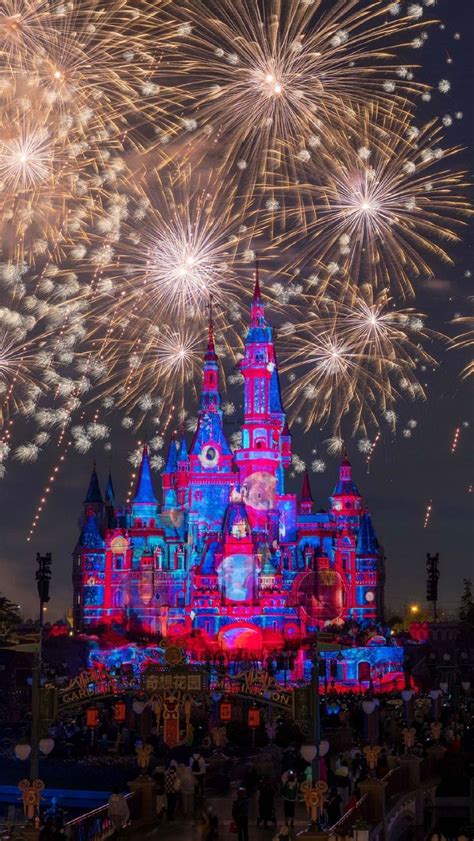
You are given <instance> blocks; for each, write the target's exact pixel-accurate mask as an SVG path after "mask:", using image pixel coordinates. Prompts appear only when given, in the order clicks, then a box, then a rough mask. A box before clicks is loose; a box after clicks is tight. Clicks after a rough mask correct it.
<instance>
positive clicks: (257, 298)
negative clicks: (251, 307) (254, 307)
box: [253, 257, 262, 304]
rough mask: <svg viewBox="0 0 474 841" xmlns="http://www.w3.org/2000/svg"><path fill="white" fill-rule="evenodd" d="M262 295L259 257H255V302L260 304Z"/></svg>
mask: <svg viewBox="0 0 474 841" xmlns="http://www.w3.org/2000/svg"><path fill="white" fill-rule="evenodd" d="M261 300H262V295H261V292H260V273H259V267H258V257H255V286H254V289H253V303H254V304H260V303H261Z"/></svg>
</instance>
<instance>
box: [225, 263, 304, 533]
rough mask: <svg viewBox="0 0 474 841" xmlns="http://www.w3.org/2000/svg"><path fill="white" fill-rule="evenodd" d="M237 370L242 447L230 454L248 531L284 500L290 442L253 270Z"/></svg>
mask: <svg viewBox="0 0 474 841" xmlns="http://www.w3.org/2000/svg"><path fill="white" fill-rule="evenodd" d="M240 370H241V372H242V375H243V378H244V424H243V427H242V446H241V448H240V449H239V450H237V451H236V452H235V454H234V455H235V463H236V466H237V468H238V470H239V477H240V487H241V493H242V499H243V501H244V502H245V505H246V507H247V509H248V512H249V518H250V521H251V523H252V526H255V525H262V524H263V523H264V521H265V520H266V519H268V515H269V513H270V512H271V511H273V510H274V509H276V507H277V497H279V496H282V495H283V494H284V479H283V470H284V468H286V467H289V465H290V464H291V436H290V432H289V429H288V425H287V423H286V417H285V412H284V410H283V407H282V403H281V393H280V382H279V377H278V367H277V360H276V355H275V346H274V342H273V330H272V328H271V326H270V325H269V324H268V322H267V321H266V319H265V313H264V306H263V301H262V296H261V292H260V284H259V277H258V269H257V272H256V278H255V289H254V294H253V299H252V306H251V311H250V328H249V331H248V334H247V338H246V341H245V353H244V358H243V360H242V362H241V363H240Z"/></svg>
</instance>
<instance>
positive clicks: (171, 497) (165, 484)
mask: <svg viewBox="0 0 474 841" xmlns="http://www.w3.org/2000/svg"><path fill="white" fill-rule="evenodd" d="M177 467H178V448H177V446H176V439H175V436H174V433H173V435H172V436H171V439H170V443H169V447H168V454H167V456H166V463H165V466H164V469H163V472H162V474H161V483H162V488H163V511H169V510H171V509H175V508H177V507H178V496H177V493H176V470H177Z"/></svg>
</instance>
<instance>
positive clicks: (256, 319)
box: [247, 261, 273, 342]
mask: <svg viewBox="0 0 474 841" xmlns="http://www.w3.org/2000/svg"><path fill="white" fill-rule="evenodd" d="M272 340H273V339H272V329H271V327H270V326H269V325H268V324H267V322H266V320H265V311H264V306H263V300H262V293H261V290H260V277H259V271H258V261H257V264H256V267H255V286H254V289H253V296H252V303H251V305H250V330H249V332H248V334H247V342H249V341H250V342H265V341H270V342H271V341H272Z"/></svg>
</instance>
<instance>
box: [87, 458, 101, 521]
mask: <svg viewBox="0 0 474 841" xmlns="http://www.w3.org/2000/svg"><path fill="white" fill-rule="evenodd" d="M90 509H92V510H93V511H94V512H95V514H97V515H99V517H101V516H102V514H103V511H104V500H103V499H102V493H101V490H100V483H99V477H98V475H97V465H96V462H95V459H94V461H93V463H92V473H91V478H90V479H89V487H88V488H87V493H86V496H85V499H84V514H85V513H86V512H88V511H89V510H90Z"/></svg>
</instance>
